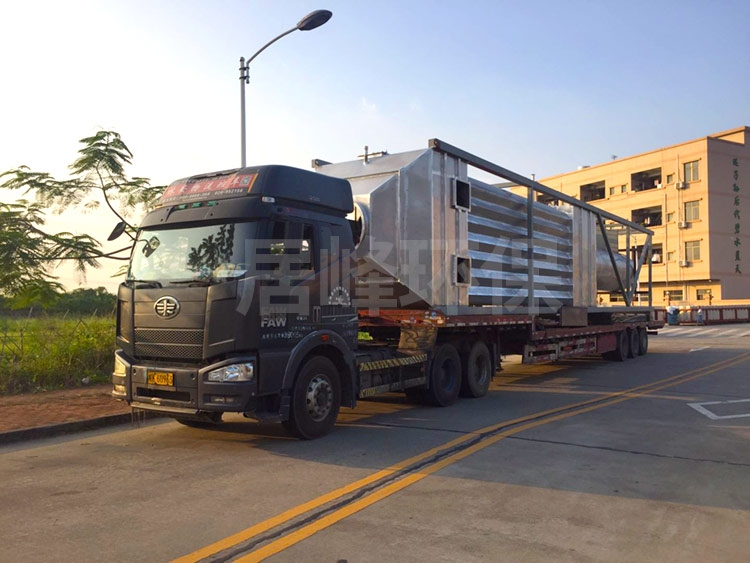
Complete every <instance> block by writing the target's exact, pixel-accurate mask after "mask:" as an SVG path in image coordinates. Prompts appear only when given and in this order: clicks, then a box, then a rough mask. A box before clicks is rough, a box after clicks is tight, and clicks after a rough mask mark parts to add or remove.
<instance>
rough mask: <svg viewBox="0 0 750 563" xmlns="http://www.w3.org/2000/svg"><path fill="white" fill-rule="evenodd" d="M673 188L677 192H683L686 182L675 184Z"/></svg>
mask: <svg viewBox="0 0 750 563" xmlns="http://www.w3.org/2000/svg"><path fill="white" fill-rule="evenodd" d="M674 187H675V188H677V189H678V190H684V189H685V188H687V182H675V183H674Z"/></svg>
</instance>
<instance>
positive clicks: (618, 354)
mask: <svg viewBox="0 0 750 563" xmlns="http://www.w3.org/2000/svg"><path fill="white" fill-rule="evenodd" d="M615 339H616V340H617V348H615V349H614V350H612V351H611V352H605V353H604V354H602V357H603V358H604V359H605V360H609V361H610V362H624V361H625V360H626V359H627V357H628V348H630V346H629V339H628V334H627V331H624V330H623V331H621V332H618V333H617V334H615Z"/></svg>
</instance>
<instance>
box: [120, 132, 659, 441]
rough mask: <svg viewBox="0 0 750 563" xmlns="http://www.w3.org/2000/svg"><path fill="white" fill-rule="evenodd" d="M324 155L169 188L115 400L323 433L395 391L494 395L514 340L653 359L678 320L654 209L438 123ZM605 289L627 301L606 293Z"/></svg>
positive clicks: (200, 422) (135, 281)
mask: <svg viewBox="0 0 750 563" xmlns="http://www.w3.org/2000/svg"><path fill="white" fill-rule="evenodd" d="M313 168H314V170H312V171H309V170H302V169H299V168H293V167H288V166H280V165H267V166H256V167H246V168H241V169H232V170H224V171H220V172H214V173H209V174H201V175H196V176H191V177H189V178H183V179H181V180H178V181H176V182H173V183H172V184H171V185H169V186H168V187H167V188H166V190H165V191H164V194H163V196H162V197H161V200H160V201H159V203H158V205H157V206H156V207H155V208H154V209H153V210H152V211H150V212H149V213H148V214H147V215H146V216H145V217H144V219H143V221H142V223H141V225H140V227H139V228H138V230H137V234H136V236H135V241H134V244H133V249H132V253H131V259H130V264H129V270H128V275H127V278H126V280H125V281H124V282H123V283H122V284H121V285H120V286H119V289H118V295H117V331H116V332H117V333H116V339H117V348H118V349H117V351H116V353H115V359H114V371H113V374H112V383H113V390H112V394H113V396H114V397H115V398H117V399H119V400H123V401H126V402H127V403H128V404H129V405H130V406H131V407H133V408H134V409H142V410H147V411H155V412H157V413H161V414H164V415H167V416H171V417H173V418H175V419H176V420H178V421H179V422H181V423H183V424H186V425H189V426H207V425H213V424H218V423H219V422H220V421H221V418H222V414H223V413H226V412H233V413H242V414H244V415H245V416H246V417H249V418H252V419H255V420H258V421H260V422H280V423H282V424H283V425H284V426H285V427H286V428H287V429H288V430H289V431H290V432H291V433H292V434H294V435H296V436H299V437H300V438H303V439H313V438H317V437H320V436H323V435H325V434H326V433H328V432H329V431H330V430H331V429H332V427H333V425H334V423H335V421H336V418H337V415H338V412H339V409H340V407H342V406H344V407H355V405H356V404H357V401H359V400H362V399H367V398H369V397H372V396H374V395H377V394H380V393H385V392H403V393H405V394H406V396H407V397H408V399H409V400H410V401H414V402H419V403H426V404H431V405H435V406H441V407H447V406H450V405H451V404H453V403H455V402H456V401H457V400H458V399H459V398H460V397H465V398H470V399H478V398H481V397H483V396H484V395H486V394H487V392H488V387H489V385H490V381H491V379H492V377H493V376H494V374H495V371H496V368H497V367H498V366H499V365H500V362H501V358H502V356H505V355H509V354H520V355H522V358H523V362H525V363H534V362H543V361H554V360H557V359H562V358H570V357H576V356H584V355H592V354H600V355H602V356H603V357H604V358H605V359H608V360H612V361H626V360H629V359H631V358H637V357H639V356H643V355H645V354H646V352H647V350H648V334H649V332H650V331H653V330H655V329H657V328H659V327H660V326H662V324H663V323H661V322H660V321H657V320H656V319H655V317H654V312H653V308H652V307H651V282H650V278H651V270H650V261H651V236H652V233H651V231H649V230H648V229H647V228H645V227H644V226H643V225H639V224H637V223H632V222H630V221H628V220H626V219H623V218H621V217H617V216H615V215H613V214H610V213H608V212H606V211H603V210H601V209H598V208H596V207H593V206H591V205H589V204H587V203H583V202H581V201H579V200H577V199H575V198H572V197H569V196H567V195H565V194H563V193H561V192H557V191H556V190H553V189H551V188H549V187H547V186H544V185H542V184H540V183H538V182H536V181H534V180H532V179H529V178H526V177H524V176H522V175H520V174H517V173H515V172H512V171H511V170H508V169H506V168H503V167H501V166H499V165H497V164H494V163H492V162H490V161H488V160H485V159H483V158H480V157H478V156H475V155H473V154H471V153H469V152H467V151H464V150H462V149H460V148H458V147H455V146H452V145H450V144H448V143H445V142H443V141H440V140H438V139H431V140H430V141H428V146H427V148H425V149H420V150H416V151H409V152H404V153H398V154H388V153H387V152H383V153H378V154H376V155H370V154H368V153H367V150H365V155H364V157H363V158H360V159H357V160H354V161H350V162H343V163H338V164H333V163H329V162H325V161H322V160H314V161H313ZM470 169H475V170H479V171H480V172H481V173H484V175H485V177H490V178H495V177H496V178H499V179H503V180H504V181H505V182H506V183H505V184H503V183H500V184H491V183H488V182H485V181H481V180H478V179H475V178H472V177H469V170H470ZM509 184H512V185H515V186H525V187H526V188H527V197H522V196H520V195H516V194H513V193H511V192H510V191H509V190H508V189H507V187H508V185H509ZM121 231H122V227H121V226H120V228H119V229H118V228H116V229H115V232H113V234H116V233H117V232H121ZM644 266H645V267H646V268H647V269H648V284H647V286H645V287H647V289H646V290H644V284H643V283H642V282H640V281H639V280H640V278H642V277H643V276H641V275H640V274H641V270H642V268H643V267H644ZM601 291H608V292H611V293H615V294H617V295H619V296H620V297H621V299H622V305H620V306H606V307H602V306H599V304H598V301H597V295H598V293H599V292H601ZM636 293H638V295H639V296H641V297H642V296H644V295H647V301H648V303H647V305H634V300H635V299H634V297H635V295H636Z"/></svg>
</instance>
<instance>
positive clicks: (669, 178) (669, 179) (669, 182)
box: [667, 174, 674, 184]
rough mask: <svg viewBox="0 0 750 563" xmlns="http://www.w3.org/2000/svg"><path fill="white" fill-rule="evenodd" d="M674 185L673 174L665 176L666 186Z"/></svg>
mask: <svg viewBox="0 0 750 563" xmlns="http://www.w3.org/2000/svg"><path fill="white" fill-rule="evenodd" d="M672 183H674V174H667V184H672Z"/></svg>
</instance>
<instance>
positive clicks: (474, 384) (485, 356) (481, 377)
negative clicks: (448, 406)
mask: <svg viewBox="0 0 750 563" xmlns="http://www.w3.org/2000/svg"><path fill="white" fill-rule="evenodd" d="M462 360H463V362H462V365H461V368H462V369H461V371H462V373H463V378H462V379H461V396H462V397H475V398H476V397H484V396H485V395H486V394H487V390H488V389H489V388H490V381H491V380H492V360H491V356H490V350H489V348H487V345H486V344H485V343H484V342H482V341H481V340H477V341H476V342H474V345H473V346H472V347H471V350H470V351H469V353H468V354H467V355H466V357H465V358H462Z"/></svg>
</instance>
